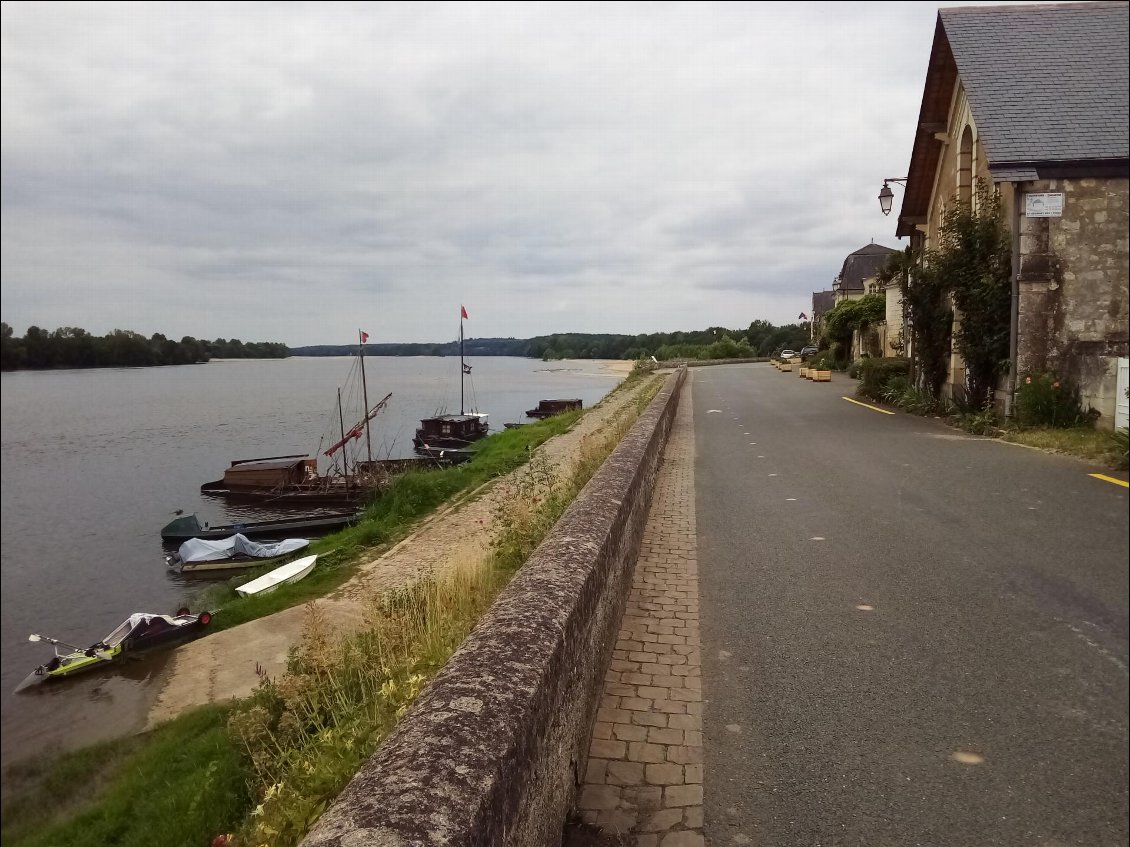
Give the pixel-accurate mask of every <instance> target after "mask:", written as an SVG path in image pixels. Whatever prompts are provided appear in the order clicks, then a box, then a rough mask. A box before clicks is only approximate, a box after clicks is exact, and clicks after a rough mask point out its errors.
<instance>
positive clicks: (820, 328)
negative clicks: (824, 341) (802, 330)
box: [808, 291, 836, 343]
mask: <svg viewBox="0 0 1130 847" xmlns="http://www.w3.org/2000/svg"><path fill="white" fill-rule="evenodd" d="M835 305H836V292H834V291H813V292H812V319H811V320H810V321H809V323H808V329H809V335H810V337H811V338H812V341H813V343H815V342H817V341H818V340H819V339H820V336H821V335H822V334H823V332H824V315H826V314H827V313H828V312H830V311H831V310H832V307H833V306H835Z"/></svg>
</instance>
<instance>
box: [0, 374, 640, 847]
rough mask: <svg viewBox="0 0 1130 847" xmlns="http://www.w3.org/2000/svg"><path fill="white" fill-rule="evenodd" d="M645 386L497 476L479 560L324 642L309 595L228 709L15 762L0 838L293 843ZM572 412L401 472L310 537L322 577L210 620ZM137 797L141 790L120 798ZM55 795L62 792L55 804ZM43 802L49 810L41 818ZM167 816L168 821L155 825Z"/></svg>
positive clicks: (456, 488) (246, 611)
mask: <svg viewBox="0 0 1130 847" xmlns="http://www.w3.org/2000/svg"><path fill="white" fill-rule="evenodd" d="M643 380H649V381H648V382H646V383H645V384H643V385H641V384H640V383H641V381H643ZM661 385H662V379H661V378H659V377H649V376H646V375H644V374H637V375H635V376H633V377H631V378H629V380H627V381H626V382H625V383H624V384H623V385H622V386H621V388H620V389H618V391H632V390H637V389H638V390H639V394H638V396H637V400H636V402H635V403H633V404H629V405H628V406H627V407H626V408H625V410H624V411H623V412H622V413H621V414H620V415H619V416H618V417H616V418H614V419H613V420H612V421H610V422H608V423H606V424H605V425H604V427H603V428H602V429H601V430H600V431H599V432H598V433H597V434H596V435H594V436H589V437H588V438H586V439H585V441H584V443H583V445H582V448H581V456H580V461H579V462H578V463H577V465H576V467H575V468H574V469H573V470H572V472H570V473H569V474H568V475H563V474H562V473H560V471H559V469H557V468H554V467H552V466H550V465H549V464H547V463H546V462H544V461H543V460H542V459H540V458H537V457H535V459H534V461H533V462H532V463H530V468H529V472H528V473H526V474H525V475H522V476H521V479H519V480H518V481H516V482H507V483H502V484H510V485H513V486H514V490H513V491H512V492H509V493H508V494H509V496H507V497H505V498H503V505H502V506H500V507H499V508H498V510H497V511H496V514H495V515H494V520H495V527H496V530H497V535H496V536H495V539H494V548H493V551H492V555H491V556H490V557H489V558H488V559H486V560H485V561H478V562H460V563H456V564H455V566H454V567H452V568H451V569H450V570H449V572H447V573H445V574H440V575H436V576H435V577H433V578H429V579H425V580H422V581H420V582H418V583H416V584H414V585H412V586H410V587H408V588H405V589H402V590H399V591H395V592H390V593H387V594H385V595H384V596H382V597H379V598H374V599H373V600H372V601H371V603H370V605H369V607H368V608H367V609H366V614H365V627H364V628H363V630H362V631H361V632H360V633H358V634H356V635H354V636H351V637H349V638H347V639H342V640H338V639H337V638H336V637H335V636H334V635H333V634H332V632H331V630H330V628H329V627H328V626H327V624H326V621H325V620H324V618H323V617H322V615H321V612H320V610H319V609H318V607H316V606H314V605H313V604H311V605H309V606H308V611H307V619H306V626H305V632H304V637H303V639H302V642H301V646H300V649H298V650H296V651H295V652H294V654H293V655H292V657H291V661H290V663H289V668H288V671H287V673H285V674H284V675H282V676H281V677H279V678H277V679H263V680H262V682H261V685H260V688H259V690H258V691H257V692H256V693H255V694H254V695H253V696H252V697H250V698H248V699H246V700H244V701H242V702H239V703H237V704H236V705H235V706H234V707H233V708H232V709H230V710H225V709H220V708H217V707H209V708H205V709H200V710H196V711H193V712H191V713H189V714H186V715H184V716H182V717H180V718H177V719H174V720H172V721H169V722H167V723H165V724H163V725H162V726H161V727H159V728H158V729H157V730H155V731H154V732H152V733H149V734H147V735H146V736H143V737H139V738H133V739H126V740H122V741H118V742H112V743H109V744H103V745H99V746H98V747H96V748H88V749H86V750H81V751H77V752H75V753H70V754H65V755H64V756H62V757H61V758H59V759H57V760H56V761H54V762H53V763H51V764H49V765H43V766H40V767H39V768H37V769H31V770H28V771H27V772H25V773H23V774H21V775H20V777H21V778H20V779H18V780H13V785H14V786H15V788H14V789H13V790H12V791H11V792H9V797H6V798H5V802H4V806H3V830H2V837H3V842H4V843H5V844H6V845H8V844H11V845H47V844H51V845H59V847H63V846H64V845H87V844H91V845H93V844H124V845H132V844H135V843H138V844H140V843H141V839H142V838H144V839H145V842H146V844H151V843H152V842H153V840H154V838H157V840H159V841H160V842H161V843H169V844H185V845H190V844H207V843H209V842H210V841H211V839H212V838H213V837H215V836H216V835H217V834H220V833H233V834H234V840H233V842H232V843H233V844H248V845H259V844H270V845H286V844H295V843H297V842H298V840H300V839H301V837H302V835H303V834H304V833H305V832H306V831H308V829H309V827H310V826H311V825H312V824H313V822H314V821H315V820H316V819H317V817H318V815H320V814H321V812H322V811H323V810H324V809H325V808H326V806H327V805H328V804H329V803H330V802H331V801H332V799H333V797H335V796H336V795H337V793H338V792H339V791H340V790H341V788H342V787H343V786H344V785H345V783H346V782H347V781H348V780H349V778H350V777H351V776H352V775H353V773H355V772H356V770H357V768H358V766H359V765H360V763H361V762H362V761H363V760H364V759H365V758H366V757H367V756H368V755H369V754H370V753H371V752H372V750H373V749H374V748H375V747H376V745H377V744H378V743H379V742H380V740H381V739H382V738H383V737H384V736H385V735H387V733H388V732H389V730H391V728H392V727H393V726H395V723H396V721H397V720H398V719H399V717H400V716H401V715H402V714H403V713H404V711H405V710H406V709H407V707H408V705H409V704H410V703H411V701H412V700H413V699H414V698H415V697H416V695H417V694H418V693H419V692H420V690H422V688H423V686H424V685H426V683H427V681H428V680H429V679H430V678H431V677H432V676H433V675H434V674H435V672H436V671H438V670H439V668H440V667H442V666H443V664H444V662H446V660H447V658H448V657H449V656H450V655H451V653H452V652H453V651H454V650H455V649H456V647H458V645H459V644H460V643H461V642H462V641H463V639H464V638H465V637H466V635H467V633H468V632H469V631H470V630H471V628H472V627H473V626H474V624H475V622H476V621H478V619H479V618H480V617H481V615H482V613H483V612H484V611H485V610H486V609H487V608H488V607H489V605H490V603H491V602H493V600H494V598H495V596H497V594H498V592H499V591H500V590H501V589H502V588H503V587H504V586H505V585H506V583H507V581H508V580H509V578H510V576H511V575H512V574H513V573H514V571H515V570H516V569H517V568H518V567H520V566H521V564H522V563H523V562H524V561H525V560H526V558H527V557H528V556H529V553H530V552H531V551H532V550H533V549H534V548H535V547H536V546H537V544H538V543H540V541H541V539H542V538H543V537H544V536H545V534H546V533H547V532H548V531H549V530H550V529H551V528H552V526H553V525H554V523H556V521H557V519H558V518H559V517H560V515H561V513H562V512H563V511H564V509H565V508H566V507H567V505H568V504H569V502H571V501H572V500H573V498H574V497H575V496H576V494H577V492H579V491H580V489H581V488H582V487H583V486H584V484H585V482H587V480H588V479H589V477H591V476H592V474H593V473H595V471H596V469H597V468H599V466H600V464H601V463H602V462H603V460H604V458H605V457H606V456H607V455H608V453H609V452H610V451H611V450H612V449H613V448H614V447H615V445H616V444H617V443H619V441H620V439H621V438H622V436H623V433H624V432H626V431H627V429H628V427H630V425H631V423H632V422H633V421H634V420H635V418H636V417H637V416H638V413H639V411H640V410H642V409H643V408H644V407H646V404H647V402H649V401H650V399H651V398H652V397H653V396H654V395H655V393H656V392H657V391H658V390H659V388H660V387H661ZM577 417H578V414H574V415H572V416H571V417H568V416H567V417H561V418H553V419H548V420H546V421H544V422H542V423H539V424H535V425H531V426H528V427H522V428H520V429H517V430H509V431H507V432H504V433H500V434H499V435H498V436H495V437H492V438H491V439H489V442H488V443H485V444H484V445H483V450H482V453H481V455H480V456H479V457H478V458H476V460H475V461H474V462H472V463H470V464H468V465H464V466H460V467H456V468H449V469H445V470H442V471H438V472H427V473H424V474H418V475H409V476H406V477H404V478H403V479H402V480H399V481H398V482H397V484H396V485H395V486H394V490H393V491H390V494H389V496H387V497H386V498H384V499H383V500H382V501H381V502H379V503H377V504H375V505H374V506H373V507H372V508H371V509H370V510H369V512H368V513H367V514H366V518H365V520H364V521H363V522H362V523H360V524H359V525H357V526H355V527H353V528H351V529H348V530H346V531H344V532H342V533H338V534H337V535H336V536H335V537H333V538H330V539H325V540H323V541H322V542H320V543H319V545H318V547H315V551H317V550H318V549H323V550H329V549H332V550H333V551H334V552H333V553H332V554H330V553H327V554H324V555H326V558H327V559H331V567H329V568H327V569H326V574H318V577H317V579H315V575H314V574H312V575H311V576H310V577H308V578H307V579H306V580H305V581H304V582H302V583H299V584H297V585H295V586H288V587H287V589H286V590H285V593H283V591H284V590H283V589H280V592H276V593H277V594H280V596H279V597H274V596H273V595H269V596H268V597H267V598H262V599H259V600H249V601H233V602H230V603H229V602H227V601H226V600H224V601H223V602H222V605H223V606H224V611H223V614H221V615H219V616H217V624H221V625H225V626H232V625H234V624H235V623H237V622H240V621H243V620H248V619H250V618H253V617H258V616H260V615H265V614H269V613H270V612H273V611H276V610H278V609H281V608H284V607H287V606H291V605H294V604H296V603H301V602H303V601H304V600H307V599H310V598H312V597H314V596H318V595H321V594H324V593H326V592H327V591H328V590H330V589H332V588H334V587H336V586H337V585H339V584H341V583H342V582H343V581H344V580H345V579H346V578H347V577H348V576H349V575H350V574H351V573H352V572H353V568H354V567H355V565H354V563H355V562H356V561H358V558H359V556H360V554H362V553H365V554H367V555H372V554H373V553H374V552H375V551H374V550H373V546H376V547H378V548H380V547H381V546H384V545H387V544H389V543H391V542H395V541H396V540H397V539H399V538H401V537H403V536H404V535H405V534H406V533H407V532H408V531H410V529H411V527H412V526H414V525H415V523H416V522H417V521H418V520H419V518H420V517H422V516H424V515H426V514H428V513H430V512H431V511H433V510H434V509H435V508H437V507H438V506H440V505H441V504H444V503H451V502H456V503H457V502H458V500H459V498H461V497H466V496H469V495H471V493H472V492H474V491H475V490H476V489H478V488H479V487H480V486H481V485H482V484H484V483H485V482H488V481H490V480H492V479H495V478H497V477H498V476H500V475H502V474H505V473H507V472H508V471H510V470H513V469H514V468H516V467H518V466H519V465H521V464H523V463H525V462H528V461H529V456H530V451H531V450H532V449H533V447H534V446H536V445H537V444H540V443H542V442H543V441H545V440H546V439H547V438H549V437H550V436H551V435H552V434H556V433H557V432H560V431H563V430H564V429H566V428H568V427H570V426H572V425H573V424H574V423H575V422H576V420H577ZM315 573H317V572H315ZM311 580H314V582H311ZM228 590H229V591H230V589H228ZM217 792H218V793H220V794H222V795H223V796H222V797H218V796H215V794H216V793H217ZM142 794H144V795H145V796H144V798H143V799H142V800H141V801H136V799H135V800H131V799H130V798H131V797H134V798H136V797H138V796H140V795H142ZM59 796H62V797H69V798H73V801H72V802H71V803H70V804H67V805H65V806H60V805H59V804H58V803H57V802H56V800H55V798H57V797H59ZM131 803H132V805H130V804H131ZM51 809H55V810H56V811H57V814H56V815H55V820H54V821H45V818H44V811H45V810H51ZM48 814H50V812H48ZM173 819H176V820H178V824H177V826H176V827H171V826H170V825H169V822H170V821H171V820H173Z"/></svg>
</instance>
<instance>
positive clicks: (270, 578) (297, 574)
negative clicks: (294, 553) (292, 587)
mask: <svg viewBox="0 0 1130 847" xmlns="http://www.w3.org/2000/svg"><path fill="white" fill-rule="evenodd" d="M317 561H318V557H317V555H314V556H304V557H302V558H301V559H296V560H294V561H293V562H288V563H287V564H285V565H281V566H280V567H277V568H275V569H274V570H273V571H271V572H269V573H265V574H263V575H262V576H261V577H259V578H257V579H253V580H251V581H250V582H247V583H244V584H243V585H240V586H239V587H237V588H236V589H235V593H236V594H239V595H240V596H241V597H251V596H252V595H258V594H269V593H270V592H272V591H274V590H275V589H276V588H278V587H279V586H280V585H283V584H285V583H289V582H298V580H300V579H302V578H303V577H305V576H306V575H307V574H309V573H310V571H312V570H314V565H315V564H316V563H317Z"/></svg>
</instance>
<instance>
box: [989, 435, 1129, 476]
mask: <svg viewBox="0 0 1130 847" xmlns="http://www.w3.org/2000/svg"><path fill="white" fill-rule="evenodd" d="M1001 438H1002V439H1003V440H1005V441H1011V442H1013V443H1015V444H1024V445H1026V446H1028V447H1036V448H1038V449H1040V450H1047V451H1048V452H1051V453H1063V454H1065V455H1068V456H1076V457H1078V458H1080V459H1086V460H1087V461H1089V462H1094V463H1095V464H1099V465H1105V466H1106V467H1108V468H1114V469H1116V470H1126V468H1127V452H1126V430H1125V429H1123V430H1121V431H1120V432H1107V431H1106V430H1096V429H1091V428H1089V427H1075V428H1073V429H1050V428H1041V429H1020V430H1006V431H1004V432H1003V433H1002V435H1001Z"/></svg>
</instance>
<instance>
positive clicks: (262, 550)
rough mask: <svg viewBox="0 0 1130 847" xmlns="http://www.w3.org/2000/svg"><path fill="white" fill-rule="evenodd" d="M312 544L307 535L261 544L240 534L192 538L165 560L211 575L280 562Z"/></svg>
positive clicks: (173, 565) (186, 570) (190, 571)
mask: <svg viewBox="0 0 1130 847" xmlns="http://www.w3.org/2000/svg"><path fill="white" fill-rule="evenodd" d="M309 544H310V540H309V539H307V538H287V539H285V540H283V541H278V542H275V543H273V544H260V543H258V542H255V541H252V540H251V539H249V538H248V537H247V536H246V535H241V534H237V535H233V536H232V537H231V538H223V539H220V540H217V541H210V540H208V539H204V538H190V539H189V540H188V541H186V542H184V543H183V544H182V545H181V546H180V547H179V548H178V549H177V552H175V553H173V554H171V555H169V556H166V557H165V561H166V562H167V563H168V565H169V567H171V568H176V569H177V570H178V571H179V572H180V573H183V574H209V573H216V572H218V571H231V570H241V569H245V568H254V567H261V566H262V565H266V564H270V563H272V562H278V561H281V560H282V559H284V558H286V557H287V556H289V555H290V554H291V553H295V552H297V551H298V550H301V549H302V548H303V547H306V546H308V545H309Z"/></svg>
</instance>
